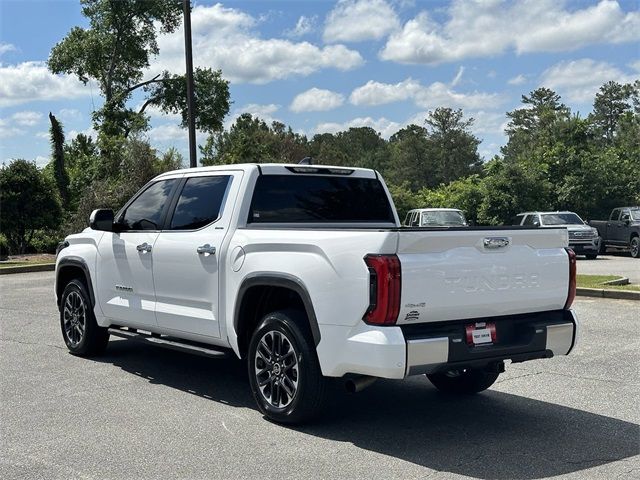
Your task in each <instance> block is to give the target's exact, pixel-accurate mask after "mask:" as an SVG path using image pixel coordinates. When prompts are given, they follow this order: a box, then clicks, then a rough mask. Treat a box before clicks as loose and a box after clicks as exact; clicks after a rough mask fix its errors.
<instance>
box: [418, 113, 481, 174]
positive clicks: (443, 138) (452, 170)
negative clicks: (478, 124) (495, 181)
mask: <svg viewBox="0 0 640 480" xmlns="http://www.w3.org/2000/svg"><path fill="white" fill-rule="evenodd" d="M473 123H474V119H473V118H469V119H466V120H465V119H464V114H463V113H462V110H460V109H458V110H453V109H451V108H436V109H435V110H434V111H433V112H429V114H428V116H427V118H426V119H425V125H426V127H427V131H428V139H429V144H430V145H429V150H430V156H431V159H430V161H431V162H432V163H433V165H434V168H435V171H434V172H433V175H434V176H435V177H436V179H437V181H438V182H439V183H449V182H451V181H453V180H456V179H458V178H463V177H466V176H467V175H470V174H472V173H478V172H480V171H481V165H482V160H481V159H480V155H479V153H478V145H480V140H479V139H478V138H477V137H476V136H475V135H473V134H472V133H471V130H470V129H471V127H472V126H473Z"/></svg>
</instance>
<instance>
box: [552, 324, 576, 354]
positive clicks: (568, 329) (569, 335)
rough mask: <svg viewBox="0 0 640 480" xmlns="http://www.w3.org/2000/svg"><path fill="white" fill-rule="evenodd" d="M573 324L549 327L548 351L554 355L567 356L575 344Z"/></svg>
mask: <svg viewBox="0 0 640 480" xmlns="http://www.w3.org/2000/svg"><path fill="white" fill-rule="evenodd" d="M573 329H574V326H573V323H561V324H558V325H547V346H546V347H547V350H551V351H552V352H553V354H554V355H566V354H568V353H569V350H571V345H572V344H573Z"/></svg>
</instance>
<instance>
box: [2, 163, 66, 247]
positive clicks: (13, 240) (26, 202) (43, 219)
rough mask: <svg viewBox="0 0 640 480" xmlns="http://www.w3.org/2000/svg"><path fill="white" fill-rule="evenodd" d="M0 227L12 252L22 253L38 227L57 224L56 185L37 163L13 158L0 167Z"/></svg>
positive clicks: (58, 221) (46, 227) (56, 225)
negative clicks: (7, 163) (0, 210)
mask: <svg viewBox="0 0 640 480" xmlns="http://www.w3.org/2000/svg"><path fill="white" fill-rule="evenodd" d="M0 206H1V208H2V212H1V214H0V231H2V234H3V235H4V236H5V237H6V239H7V242H8V244H9V248H10V249H11V251H12V252H13V253H24V252H25V251H26V249H27V247H28V245H29V243H30V242H31V239H32V238H33V235H34V234H35V233H36V231H37V230H41V229H53V228H56V227H58V226H59V223H60V217H61V214H62V210H61V208H60V200H59V198H58V195H57V192H56V186H55V184H54V183H53V181H51V180H50V179H49V178H48V177H47V176H45V175H43V174H42V172H41V171H40V170H38V167H36V164H35V163H33V162H28V161H26V160H14V161H13V162H11V163H10V164H9V165H8V166H6V167H4V168H2V169H0Z"/></svg>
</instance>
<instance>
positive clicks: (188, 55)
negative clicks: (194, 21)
mask: <svg viewBox="0 0 640 480" xmlns="http://www.w3.org/2000/svg"><path fill="white" fill-rule="evenodd" d="M182 10H183V13H184V54H185V59H186V64H187V123H188V125H189V166H190V167H191V168H194V167H197V166H198V160H197V158H196V118H195V100H194V96H193V54H192V52H191V0H183V1H182Z"/></svg>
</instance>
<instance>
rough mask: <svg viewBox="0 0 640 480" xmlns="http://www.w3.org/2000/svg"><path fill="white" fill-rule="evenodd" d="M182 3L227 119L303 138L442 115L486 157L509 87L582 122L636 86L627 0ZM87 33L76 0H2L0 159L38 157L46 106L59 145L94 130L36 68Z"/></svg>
mask: <svg viewBox="0 0 640 480" xmlns="http://www.w3.org/2000/svg"><path fill="white" fill-rule="evenodd" d="M192 3H193V5H194V10H193V14H192V22H193V41H194V63H195V65H200V66H206V67H212V68H221V69H222V72H223V76H225V77H226V78H227V79H229V80H230V81H231V100H232V101H233V105H232V107H231V111H230V114H229V116H228V117H227V119H226V124H227V125H230V124H231V123H232V122H233V120H234V118H235V117H237V115H239V114H240V113H242V112H245V111H247V112H250V113H253V114H257V115H259V116H260V117H262V118H264V119H265V120H267V121H272V120H278V121H281V122H283V123H285V124H288V125H291V126H292V128H293V129H294V130H295V131H299V132H301V133H305V134H306V135H308V136H309V137H311V136H312V135H313V134H315V133H322V132H336V131H339V130H343V129H346V128H348V127H350V126H363V125H366V126H371V127H373V128H375V129H376V130H378V131H379V132H380V133H381V134H382V135H383V136H384V137H389V136H390V135H392V134H393V133H395V132H396V131H397V130H398V129H400V128H402V127H403V126H405V125H407V124H409V123H417V124H422V122H423V120H424V118H425V116H426V112H428V111H429V110H433V109H434V108H436V107H438V106H450V107H454V108H462V109H463V110H464V112H465V113H466V115H467V116H471V117H474V118H475V119H476V122H475V126H474V132H475V133H476V135H477V136H478V137H479V138H480V139H481V140H482V144H481V146H480V152H481V154H482V155H483V156H484V157H485V158H490V157H491V156H492V155H493V154H495V153H497V152H498V150H499V147H500V145H502V144H503V143H504V141H505V138H504V134H503V128H504V123H505V121H506V117H505V112H506V111H509V110H512V109H513V108H515V107H517V106H518V105H519V102H520V97H521V95H522V94H526V93H528V92H530V91H531V90H533V89H535V88H536V87H539V86H548V87H549V88H553V89H554V90H556V91H557V92H558V93H560V94H561V95H562V97H563V100H564V102H565V103H566V104H568V105H569V106H570V107H571V108H572V109H573V110H574V111H579V112H580V113H582V114H586V113H588V112H589V111H590V109H591V102H592V99H593V94H594V93H595V92H596V91H597V89H598V87H599V86H600V85H601V84H602V83H604V82H606V81H608V80H616V81H618V82H628V81H633V80H635V79H637V78H639V77H640V2H639V1H637V0H632V1H622V0H618V1H614V0H602V1H586V0H584V1H562V0H516V1H502V0H476V1H471V0H467V1H464V2H463V1H453V2H444V1H411V0H408V1H407V0H366V1H363V0H346V1H338V2H329V1H287V2H282V1H281V2H272V1H253V2H247V1H242V2H241V1H230V2H224V3H214V2H209V1H194V2H192ZM86 24H87V21H86V19H85V18H84V17H82V15H81V8H80V4H79V2H77V1H72V0H64V1H35V0H20V1H17V0H0V162H8V161H11V159H14V158H27V159H32V160H36V161H37V163H38V164H39V165H44V164H46V163H47V162H48V159H49V150H50V148H49V141H48V135H47V131H48V126H49V124H48V118H47V114H48V113H49V112H53V113H54V114H56V115H57V116H58V117H59V118H60V119H61V120H62V121H63V123H64V126H65V130H66V134H67V137H68V138H69V137H73V136H74V135H76V134H77V133H78V132H85V133H91V121H90V114H91V111H92V110H93V108H94V106H99V105H100V103H101V99H100V94H99V89H98V88H97V87H96V85H95V84H89V85H87V86H83V85H82V84H81V83H79V82H77V81H76V80H75V79H74V78H70V77H66V76H55V75H52V74H50V73H48V72H47V70H46V67H45V66H44V64H43V62H44V61H45V60H46V59H47V57H48V54H49V51H50V49H51V47H52V46H53V45H54V44H55V43H56V42H57V41H59V40H60V39H62V38H63V37H64V36H65V35H66V33H67V32H68V31H69V30H70V29H71V28H72V27H73V26H76V25H82V26H84V25H86ZM182 35H183V33H182V31H181V30H180V31H178V32H176V33H174V34H172V35H168V36H163V37H161V38H160V39H159V44H160V49H161V52H160V55H159V56H158V57H157V58H155V59H154V60H153V62H152V65H151V67H150V69H149V71H148V72H147V75H146V76H147V77H149V78H150V77H152V76H154V75H155V74H157V73H159V72H161V71H162V70H164V69H168V70H171V71H174V72H181V71H182V70H183V69H184V63H183V62H184V60H183V50H182V49H183V43H182V42H183V40H182V39H183V37H182ZM139 103H141V97H136V98H133V99H132V101H131V104H132V105H137V104H139ZM150 114H151V125H152V128H151V129H150V130H149V131H148V132H147V135H148V137H149V140H150V141H151V143H152V144H153V145H154V146H155V147H156V148H158V150H160V151H164V150H166V149H168V148H169V147H171V146H175V147H177V148H178V149H179V150H180V151H182V152H183V153H186V139H187V133H186V131H184V130H182V129H181V128H179V126H178V123H179V121H178V120H177V119H176V118H175V117H172V116H166V115H162V114H161V113H160V112H155V111H151V112H150ZM199 140H200V142H203V141H204V136H203V135H200V136H199Z"/></svg>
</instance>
